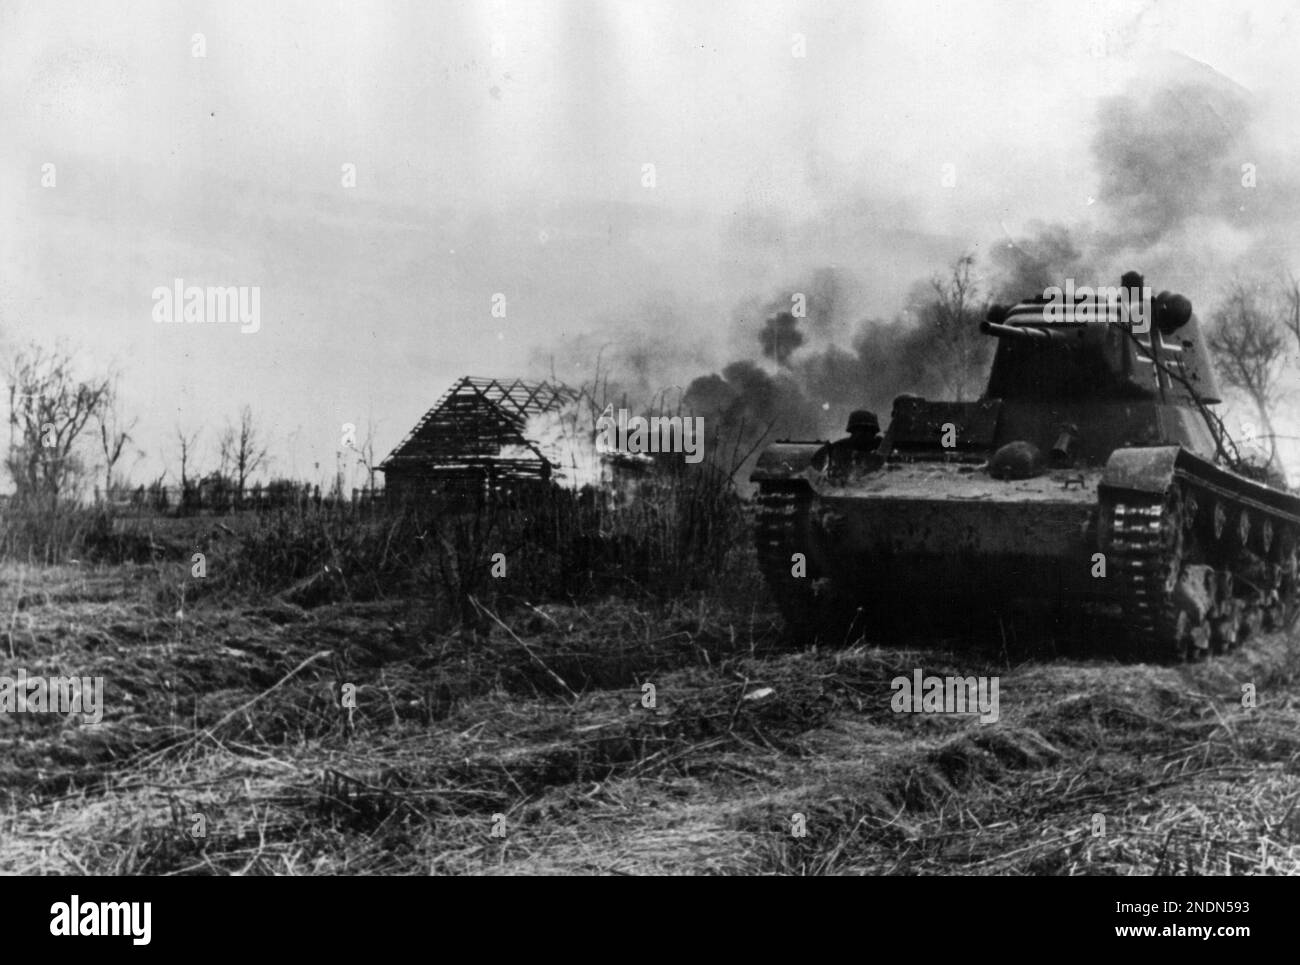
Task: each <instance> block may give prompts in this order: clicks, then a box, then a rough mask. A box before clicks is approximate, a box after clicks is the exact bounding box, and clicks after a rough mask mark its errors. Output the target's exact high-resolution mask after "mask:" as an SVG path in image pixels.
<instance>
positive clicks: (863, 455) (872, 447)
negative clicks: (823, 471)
mask: <svg viewBox="0 0 1300 965" xmlns="http://www.w3.org/2000/svg"><path fill="white" fill-rule="evenodd" d="M848 433H849V437H848V438H847V439H840V440H839V441H838V442H834V443H832V444H831V451H830V468H831V471H832V472H834V473H849V472H858V471H861V470H863V469H870V468H875V466H876V465H877V464H878V463H879V459H878V458H876V457H875V456H874V455H873V454H874V453H875V451H876V450H877V449H879V448H880V420H879V419H877V418H876V414H875V413H874V412H869V411H867V410H866V409H856V410H854V411H853V412H851V413H849V424H848Z"/></svg>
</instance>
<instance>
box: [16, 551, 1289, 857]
mask: <svg viewBox="0 0 1300 965" xmlns="http://www.w3.org/2000/svg"><path fill="white" fill-rule="evenodd" d="M186 578H187V571H186V568H184V567H181V566H179V565H174V566H172V567H171V568H163V569H160V568H158V567H155V566H118V567H112V568H103V569H92V568H88V567H82V566H76V565H69V566H63V567H57V568H35V567H24V566H18V565H14V564H7V565H5V566H4V567H3V568H2V569H0V621H3V626H4V631H3V632H2V633H0V651H2V652H3V653H4V666H5V667H6V668H9V669H6V670H5V671H4V673H6V674H13V673H15V672H16V668H20V667H21V668H23V669H24V670H25V671H26V672H27V674H28V675H29V676H35V675H73V674H75V675H78V676H90V677H94V676H101V677H103V678H104V688H105V689H104V710H103V720H102V722H101V723H99V724H97V725H83V724H81V723H79V722H78V721H76V720H70V719H65V718H63V717H60V716H57V715H52V714H46V715H39V714H7V715H0V822H2V823H0V870H3V871H7V872H17V873H23V874H33V873H117V874H185V873H196V874H230V873H242V874H338V873H342V874H351V873H357V874H360V873H366V874H376V873H382V874H424V873H430V872H432V873H454V874H487V873H491V874H518V873H530V874H552V873H556V874H560V873H564V874H571V873H602V874H603V873H608V874H646V873H663V874H699V873H706V874H707V873H752V874H772V873H776V874H805V873H848V874H858V873H865V874H1116V875H1120V874H1150V873H1166V874H1254V873H1268V874H1295V873H1297V872H1300V809H1297V806H1296V805H1297V802H1300V767H1298V766H1297V761H1298V756H1297V755H1298V752H1300V656H1298V655H1297V653H1298V652H1297V648H1296V647H1295V646H1294V643H1293V642H1292V643H1290V644H1289V642H1288V640H1286V639H1284V638H1283V637H1282V635H1273V636H1269V637H1264V638H1261V639H1258V640H1256V641H1254V642H1253V643H1252V644H1251V645H1249V646H1247V647H1246V648H1245V649H1243V650H1240V651H1238V652H1235V653H1232V654H1230V655H1227V656H1225V657H1222V658H1219V659H1217V660H1214V661H1212V662H1209V663H1202V664H1196V665H1188V666H1182V667H1157V666H1149V665H1143V664H1132V663H1122V662H1119V661H1116V660H1114V659H1100V658H1089V657H1081V656H1078V655H1075V656H1061V655H1059V653H1056V652H1054V650H1053V648H1052V647H1051V646H1048V643H1049V641H1031V642H1030V643H1029V644H1028V645H1027V646H1021V647H1019V648H1018V652H1015V653H1008V652H1007V651H1006V649H1005V648H986V649H978V648H977V649H971V648H969V647H965V648H963V647H958V646H957V645H956V643H955V642H954V641H943V640H939V641H934V640H931V641H916V640H900V639H872V638H868V639H867V640H865V641H864V642H863V643H862V644H860V645H858V646H852V647H847V648H843V649H837V650H811V649H809V650H799V649H793V648H791V647H790V646H789V645H788V644H785V643H783V641H782V638H781V634H780V632H779V629H780V623H779V620H778V618H777V616H776V614H775V613H774V612H772V611H771V610H770V609H769V608H768V607H767V605H766V604H765V603H764V602H762V596H761V594H759V593H757V592H755V593H754V594H753V595H752V598H748V599H747V598H746V597H745V596H744V595H743V594H738V595H737V596H736V597H735V598H732V599H728V600H718V599H709V598H703V597H699V598H691V599H683V600H678V601H675V602H672V603H660V604H654V605H649V604H645V603H638V602H629V601H623V600H617V599H609V600H605V601H602V602H600V603H598V604H595V605H590V606H582V607H579V606H555V605H545V606H538V607H527V606H520V607H517V608H515V609H513V610H512V611H511V612H510V613H509V614H508V615H506V614H498V613H491V614H490V615H489V616H490V619H489V624H490V626H491V629H490V631H489V632H487V633H478V634H469V633H456V632H445V631H437V630H435V629H433V628H434V626H435V623H434V621H433V619H432V614H430V613H428V612H427V611H426V610H425V609H424V607H423V606H422V604H421V603H420V601H418V600H400V601H394V600H385V601H378V602H373V603H366V604H355V603H349V604H337V605H328V606H321V607H317V608H314V609H302V608H300V607H298V606H295V605H292V604H288V603H284V602H279V601H276V600H268V601H261V602H240V603H232V602H229V601H219V600H217V599H215V598H214V597H213V596H212V595H202V594H200V595H199V596H198V597H197V598H194V597H193V596H191V597H190V598H188V599H185V600H184V601H183V600H182V598H181V595H180V593H179V591H178V587H179V586H180V585H181V584H182V583H183V582H184V581H185V580H186ZM918 668H919V669H922V670H923V671H924V673H925V674H927V675H930V674H934V675H940V676H943V675H949V674H953V675H960V676H966V675H987V676H997V677H998V679H999V682H1000V719H999V720H998V721H997V722H996V723H986V724H982V723H980V722H979V721H978V720H976V719H975V718H973V717H969V716H950V715H932V714H908V713H896V712H895V711H894V709H893V708H892V707H891V698H892V697H893V696H894V691H893V689H892V688H891V681H892V680H893V679H894V678H896V677H898V676H904V677H908V678H910V677H911V676H912V674H913V671H914V670H916V669H918ZM647 684H649V685H652V686H653V691H652V692H651V690H650V689H648V688H647V687H646V685H647ZM1247 684H1249V685H1253V688H1254V694H1255V706H1254V707H1248V706H1243V699H1242V695H1243V685H1247ZM651 693H652V694H653V700H651V699H650V698H651ZM345 696H346V697H347V700H346V703H353V702H354V703H355V706H353V707H347V706H344V703H345V700H344V698H345ZM353 698H354V700H353ZM647 704H653V706H646V705H647ZM800 832H803V833H800Z"/></svg>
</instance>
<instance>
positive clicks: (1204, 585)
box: [751, 273, 1300, 662]
mask: <svg viewBox="0 0 1300 965" xmlns="http://www.w3.org/2000/svg"><path fill="white" fill-rule="evenodd" d="M1123 282H1124V284H1123V285H1122V286H1121V287H1120V288H1116V289H1110V290H1105V289H1103V291H1102V294H1103V295H1104V297H1096V295H1095V294H1094V293H1088V294H1089V295H1090V296H1092V297H1080V295H1078V294H1075V293H1073V292H1069V293H1067V294H1068V296H1069V297H1060V296H1059V295H1058V293H1056V292H1054V293H1053V295H1054V296H1057V297H1052V298H1046V297H1038V298H1033V299H1030V300H1027V301H1023V302H1020V303H1018V304H1016V305H1014V306H1011V307H1009V308H1004V307H1000V306H995V307H994V308H993V309H991V310H990V312H989V316H988V319H987V320H986V321H984V322H983V323H982V324H981V329H982V331H983V332H984V334H985V335H986V336H987V337H989V338H995V339H997V344H996V347H995V350H994V352H993V358H992V363H991V367H990V371H989V375H988V383H987V388H986V390H985V391H984V393H983V394H982V396H981V397H980V398H979V399H978V400H977V401H974V402H950V401H931V400H927V399H923V398H920V397H917V396H911V395H904V396H900V397H899V398H897V399H896V400H895V401H894V403H893V411H892V413H891V417H890V419H889V422H888V428H887V429H886V430H885V431H884V433H883V435H882V434H881V433H880V432H879V430H878V428H876V427H877V425H878V423H877V420H876V418H875V417H874V416H872V415H871V413H869V412H865V411H862V410H860V411H859V412H855V413H854V415H853V417H851V419H850V426H851V431H850V435H849V436H848V438H845V439H841V440H839V441H836V442H821V441H815V442H795V441H781V442H777V443H775V444H773V445H771V446H769V447H768V448H767V449H766V450H765V451H764V452H763V453H762V455H761V456H760V458H759V460H758V462H757V464H756V467H755V470H754V473H753V475H752V477H751V478H752V480H753V482H755V483H756V484H757V497H756V498H757V510H756V542H757V549H758V559H759V564H760V566H761V568H762V570H763V575H764V577H765V579H766V581H767V584H768V586H769V587H770V589H771V591H772V593H773V594H774V595H775V597H776V600H777V602H778V604H779V605H780V607H781V610H782V611H783V613H784V616H785V618H786V621H787V624H788V625H789V626H790V627H791V628H792V629H795V630H797V631H809V632H816V633H818V634H820V635H821V636H822V638H823V639H828V638H833V639H830V641H829V642H836V641H839V640H848V639H857V638H858V637H860V636H861V635H862V634H863V632H864V631H869V629H870V628H871V625H872V624H873V623H877V622H880V621H889V622H895V621H898V620H900V619H901V620H903V621H906V620H908V619H909V618H910V617H912V616H921V615H924V614H927V613H935V612H938V611H949V612H965V611H966V610H967V609H968V608H977V609H982V610H984V611H986V612H990V613H998V614H1008V615H1010V614H1015V613H1018V612H1022V611H1024V610H1026V609H1028V610H1031V611H1039V612H1042V611H1044V610H1045V611H1047V613H1048V614H1050V616H1051V617H1053V618H1055V619H1056V620H1058V621H1062V622H1063V623H1064V624H1067V625H1069V624H1074V623H1076V622H1081V623H1083V624H1086V625H1088V626H1090V627H1094V628H1100V632H1099V635H1098V636H1097V639H1098V642H1105V643H1106V644H1107V645H1108V646H1109V645H1110V644H1112V643H1113V642H1118V643H1119V646H1120V647H1121V648H1122V651H1123V652H1125V653H1128V654H1131V655H1132V656H1133V657H1135V658H1137V659H1142V660H1153V661H1160V662H1168V661H1178V660H1186V659H1197V658H1202V657H1204V656H1206V655H1209V654H1214V653H1221V652H1224V651H1227V650H1229V649H1231V648H1233V647H1235V646H1237V645H1239V644H1241V643H1242V642H1244V641H1245V640H1247V639H1249V638H1250V637H1251V636H1252V635H1254V634H1256V633H1258V632H1260V631H1261V630H1264V629H1267V630H1271V629H1276V628H1281V627H1288V628H1289V627H1291V626H1293V625H1294V623H1295V620H1296V617H1297V613H1300V585H1298V580H1297V571H1298V565H1300V564H1298V559H1297V546H1298V545H1300V497H1297V496H1296V495H1294V494H1292V493H1290V492H1288V491H1287V490H1286V488H1285V485H1284V484H1283V482H1282V481H1281V479H1280V477H1279V476H1278V474H1276V473H1275V472H1273V471H1268V472H1265V471H1260V470H1259V469H1257V468H1255V469H1252V468H1251V467H1249V466H1248V465H1247V464H1246V463H1244V462H1243V461H1242V460H1241V459H1239V458H1238V457H1237V455H1236V452H1235V449H1234V448H1233V446H1232V443H1231V441H1230V440H1229V439H1228V437H1227V434H1226V433H1225V432H1224V431H1223V428H1222V423H1221V422H1220V421H1219V420H1218V418H1217V416H1216V415H1215V414H1214V406H1215V405H1216V404H1218V403H1219V402H1220V398H1219V392H1218V389H1217V387H1216V385H1215V380H1214V375H1213V367H1212V364H1211V359H1210V357H1209V350H1208V347H1207V346H1206V344H1205V340H1204V339H1203V337H1202V335H1201V331H1200V326H1199V322H1198V320H1197V318H1196V316H1195V314H1194V312H1193V311H1192V306H1191V303H1190V302H1189V301H1188V300H1187V299H1186V298H1184V297H1182V296H1180V295H1171V294H1169V293H1168V292H1162V293H1160V295H1158V296H1156V297H1155V298H1151V297H1150V296H1149V294H1146V295H1142V294H1140V292H1147V291H1148V290H1147V289H1145V288H1144V287H1143V286H1142V284H1141V278H1140V276H1137V275H1135V274H1133V273H1130V274H1128V275H1125V276H1124V279H1123ZM1116 296H1118V297H1116ZM1139 298H1141V299H1142V301H1138V300H1137V299H1139ZM1080 618H1086V619H1082V620H1081V619H1080Z"/></svg>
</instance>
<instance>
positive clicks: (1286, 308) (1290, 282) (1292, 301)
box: [1279, 274, 1300, 345]
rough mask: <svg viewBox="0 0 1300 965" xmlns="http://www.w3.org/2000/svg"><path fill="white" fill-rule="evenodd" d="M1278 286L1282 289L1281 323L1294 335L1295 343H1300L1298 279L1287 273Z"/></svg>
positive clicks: (1299, 292) (1299, 283)
mask: <svg viewBox="0 0 1300 965" xmlns="http://www.w3.org/2000/svg"><path fill="white" fill-rule="evenodd" d="M1279 287H1280V288H1281V291H1282V295H1281V300H1280V308H1281V312H1282V324H1284V325H1285V326H1286V328H1287V331H1289V332H1290V333H1291V334H1292V335H1294V336H1295V340H1296V344H1297V345H1300V281H1297V280H1296V277H1295V275H1291V274H1288V275H1287V276H1286V280H1285V281H1283V282H1282V283H1281V285H1280V286H1279Z"/></svg>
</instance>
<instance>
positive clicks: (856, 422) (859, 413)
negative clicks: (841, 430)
mask: <svg viewBox="0 0 1300 965" xmlns="http://www.w3.org/2000/svg"><path fill="white" fill-rule="evenodd" d="M847 431H848V432H857V431H866V432H879V431H880V420H879V419H877V418H876V414H875V413H874V412H869V411H868V410H866V409H855V410H854V411H852V412H850V413H849V427H848V430H847Z"/></svg>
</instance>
